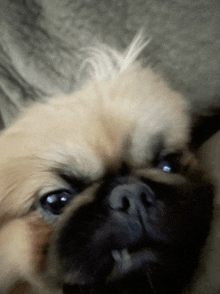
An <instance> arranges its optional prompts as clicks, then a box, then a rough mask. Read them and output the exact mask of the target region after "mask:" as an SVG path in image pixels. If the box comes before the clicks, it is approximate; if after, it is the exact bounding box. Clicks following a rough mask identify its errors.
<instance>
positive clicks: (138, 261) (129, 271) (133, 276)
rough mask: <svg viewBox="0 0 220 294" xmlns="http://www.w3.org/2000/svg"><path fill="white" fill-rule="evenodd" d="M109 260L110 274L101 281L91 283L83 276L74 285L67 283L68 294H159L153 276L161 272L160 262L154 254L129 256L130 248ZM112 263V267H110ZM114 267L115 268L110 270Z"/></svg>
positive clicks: (151, 252)
mask: <svg viewBox="0 0 220 294" xmlns="http://www.w3.org/2000/svg"><path fill="white" fill-rule="evenodd" d="M107 259H108V271H106V267H105V272H103V275H101V274H100V273H99V277H100V276H102V278H101V280H100V279H99V280H98V281H97V282H94V283H90V282H88V283H87V281H86V279H85V277H84V276H81V275H80V273H79V274H78V277H77V275H76V276H75V279H74V280H75V282H74V285H71V284H68V283H66V284H65V285H64V287H63V291H64V294H73V293H77V294H79V293H80V294H81V293H94V294H99V293H107V294H113V293H114V294H117V293H118V294H119V293H120V294H121V293H124V294H133V293H138V294H142V293H148V294H151V293H152V294H153V293H156V291H157V289H156V288H155V286H154V282H153V280H152V275H153V274H154V271H155V270H157V271H158V267H160V264H159V258H158V254H157V253H156V252H154V251H153V250H151V249H149V250H146V249H144V250H139V251H138V252H129V251H128V249H127V248H123V249H116V250H112V251H111V254H110V256H109V257H108V258H106V260H107ZM109 260H111V263H109ZM110 264H111V266H110Z"/></svg>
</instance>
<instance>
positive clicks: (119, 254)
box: [112, 249, 131, 261]
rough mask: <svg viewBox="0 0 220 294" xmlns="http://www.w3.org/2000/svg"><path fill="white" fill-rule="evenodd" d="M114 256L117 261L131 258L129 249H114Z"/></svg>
mask: <svg viewBox="0 0 220 294" xmlns="http://www.w3.org/2000/svg"><path fill="white" fill-rule="evenodd" d="M112 257H113V258H114V260H115V261H127V260H129V259H130V258H131V256H130V254H129V252H128V250H127V249H122V250H112Z"/></svg>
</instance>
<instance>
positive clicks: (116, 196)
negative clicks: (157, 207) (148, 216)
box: [109, 183, 154, 214]
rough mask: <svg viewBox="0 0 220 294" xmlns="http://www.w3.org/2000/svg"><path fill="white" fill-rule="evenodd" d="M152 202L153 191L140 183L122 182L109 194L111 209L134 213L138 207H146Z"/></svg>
mask: <svg viewBox="0 0 220 294" xmlns="http://www.w3.org/2000/svg"><path fill="white" fill-rule="evenodd" d="M153 204H154V193H153V192H152V191H151V189H150V188H149V187H148V186H147V185H145V184H142V183H138V184H124V185H119V186H117V187H115V188H114V189H113V190H112V192H111V194H110V196H109V205H110V207H111V208H112V209H113V210H117V211H123V212H128V213H131V214H136V213H137V212H138V210H139V209H140V207H142V208H143V206H144V207H145V208H148V207H150V206H152V205H153Z"/></svg>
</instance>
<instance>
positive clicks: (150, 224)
mask: <svg viewBox="0 0 220 294" xmlns="http://www.w3.org/2000/svg"><path fill="white" fill-rule="evenodd" d="M189 131H190V120H189V118H188V112H187V104H186V102H185V101H184V100H183V99H182V98H181V97H180V96H178V95H177V94H176V93H174V92H172V91H171V90H170V89H169V88H168V87H167V86H166V84H165V83H163V81H162V80H161V79H160V78H159V77H157V76H155V75H154V74H153V72H152V71H151V70H150V69H142V68H141V67H140V66H139V65H138V64H134V66H131V67H130V68H129V69H128V70H127V71H125V72H123V73H121V74H119V75H118V77H117V78H116V79H107V80H105V81H102V82H94V83H91V84H90V85H89V86H88V87H87V88H85V89H84V90H82V91H80V92H78V93H76V94H74V95H73V96H72V97H71V96H70V97H57V98H55V99H52V100H50V101H49V102H47V103H45V104H37V105H35V106H33V107H32V108H31V109H29V110H27V112H26V113H25V114H24V116H23V117H22V118H21V119H20V120H18V122H17V123H15V124H14V125H13V126H11V128H9V129H8V130H6V131H5V132H4V133H3V134H2V137H1V139H0V140H1V142H0V144H1V150H0V152H1V156H0V175H1V176H0V191H1V192H0V195H1V204H0V213H1V223H2V226H1V231H0V248H1V252H2V253H1V274H0V279H1V280H0V281H1V287H0V289H2V291H5V292H6V293H7V291H8V289H9V288H10V287H11V286H12V285H13V284H14V283H15V282H16V281H17V280H26V281H28V282H29V283H30V284H31V285H32V286H33V287H36V289H37V290H36V291H38V292H39V293H56V292H55V291H58V293H62V292H59V291H62V290H61V289H63V291H64V293H81V292H82V293H126V294H128V293H178V292H180V290H181V289H182V288H183V287H184V286H186V284H187V283H188V282H189V281H190V278H191V276H192V274H193V271H194V270H195V268H196V265H197V261H198V255H199V251H200V249H201V247H202V246H203V244H204V242H205V239H206V236H207V232H208V229H209V222H210V218H211V207H212V204H211V203H212V188H211V185H210V184H209V183H208V182H207V181H206V179H205V178H204V175H203V173H202V172H201V171H200V169H199V163H198V162H197V160H196V159H195V158H194V156H193V155H192V154H191V153H190V152H189V151H188V150H187V144H188V141H189ZM12 238H13V242H11V240H12ZM2 281H4V286H2V285H3V282H2ZM51 289H52V290H51ZM50 291H52V292H50Z"/></svg>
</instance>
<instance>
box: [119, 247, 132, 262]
mask: <svg viewBox="0 0 220 294" xmlns="http://www.w3.org/2000/svg"><path fill="white" fill-rule="evenodd" d="M121 255H122V259H123V260H130V259H131V255H130V254H129V252H128V250H127V249H123V250H122V251H121Z"/></svg>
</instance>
